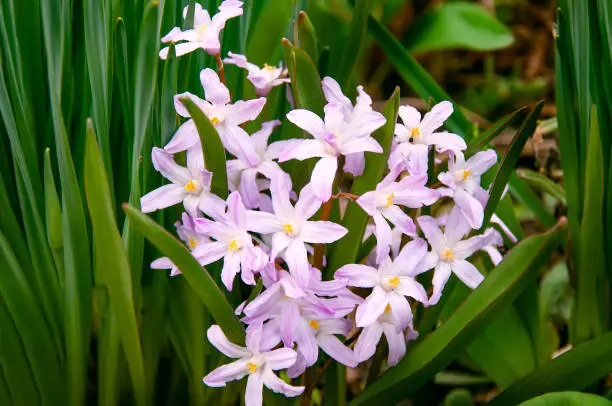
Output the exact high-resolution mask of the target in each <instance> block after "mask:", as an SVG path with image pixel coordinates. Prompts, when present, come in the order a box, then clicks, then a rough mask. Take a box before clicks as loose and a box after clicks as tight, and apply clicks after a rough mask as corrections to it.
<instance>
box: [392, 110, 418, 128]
mask: <svg viewBox="0 0 612 406" xmlns="http://www.w3.org/2000/svg"><path fill="white" fill-rule="evenodd" d="M397 114H398V115H399V116H400V118H401V119H402V122H403V123H404V126H406V128H410V129H412V128H416V127H418V125H419V124H420V123H421V113H420V112H419V111H418V110H417V109H415V108H414V107H412V106H400V107H399V109H398V112H397Z"/></svg>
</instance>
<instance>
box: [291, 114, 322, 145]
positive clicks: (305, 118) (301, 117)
mask: <svg viewBox="0 0 612 406" xmlns="http://www.w3.org/2000/svg"><path fill="white" fill-rule="evenodd" d="M287 120H289V121H291V122H292V123H293V124H295V125H296V126H298V127H299V128H301V129H302V130H304V131H306V132H308V133H309V134H311V135H312V136H314V137H315V138H322V137H324V136H325V135H326V134H327V133H328V131H327V130H326V129H325V124H324V123H323V120H321V117H319V116H317V115H316V114H315V113H313V112H312V111H308V110H304V109H296V110H292V111H290V112H289V113H287Z"/></svg>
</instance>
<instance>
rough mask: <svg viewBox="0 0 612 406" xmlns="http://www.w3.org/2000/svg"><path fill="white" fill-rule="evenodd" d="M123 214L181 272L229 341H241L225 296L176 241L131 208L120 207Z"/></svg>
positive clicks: (239, 328) (241, 332)
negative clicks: (123, 211)
mask: <svg viewBox="0 0 612 406" xmlns="http://www.w3.org/2000/svg"><path fill="white" fill-rule="evenodd" d="M123 208H124V210H125V213H126V215H127V216H128V218H130V220H131V221H133V222H134V225H135V226H136V227H137V228H138V229H139V230H140V232H141V233H143V234H144V236H145V237H146V238H147V239H148V240H149V241H150V242H151V243H152V244H153V245H155V247H157V249H158V250H159V251H160V252H161V253H162V254H163V255H166V256H167V257H168V258H170V260H171V261H172V262H173V263H174V264H176V266H177V267H178V268H179V269H180V270H181V272H182V273H183V275H184V277H185V279H187V281H188V282H189V284H190V285H191V286H192V287H193V289H194V290H195V291H196V293H197V294H198V296H199V297H200V300H202V303H204V306H206V308H207V309H208V311H209V312H210V314H211V316H212V317H213V319H215V321H216V323H217V324H219V325H220V326H221V327H222V328H223V331H224V332H225V334H226V335H227V336H228V338H229V339H230V340H231V341H234V342H244V331H243V330H242V326H241V325H240V322H239V321H238V319H237V318H236V316H234V311H233V309H232V307H231V306H230V304H229V302H228V301H227V299H226V297H225V295H224V294H223V292H221V290H220V289H219V287H218V286H217V285H216V284H215V282H214V280H213V279H212V277H211V276H210V275H209V274H208V272H207V271H206V270H205V269H203V268H202V267H201V266H200V264H198V261H196V260H195V258H193V256H192V255H191V253H190V252H189V251H188V250H187V248H185V247H184V246H183V245H182V244H181V243H180V242H179V241H178V240H177V239H176V238H174V237H173V236H172V235H171V234H170V233H169V232H168V231H166V230H165V229H164V228H163V227H161V226H160V225H159V224H157V223H155V222H154V221H153V220H151V218H149V217H148V216H146V215H144V214H142V213H141V212H140V211H138V210H137V209H136V208H135V207H133V206H131V205H124V206H123Z"/></svg>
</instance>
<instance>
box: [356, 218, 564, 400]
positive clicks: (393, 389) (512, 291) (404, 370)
mask: <svg viewBox="0 0 612 406" xmlns="http://www.w3.org/2000/svg"><path fill="white" fill-rule="evenodd" d="M562 224H563V223H561V224H560V225H559V226H558V227H556V228H554V229H552V230H550V231H548V232H547V233H545V234H541V235H537V236H533V237H529V238H527V239H526V240H524V241H523V242H521V243H520V244H518V245H517V246H516V247H515V248H514V249H512V250H511V251H510V253H509V254H508V255H507V256H506V257H505V258H504V260H503V261H502V262H501V263H500V265H499V266H498V267H497V268H496V269H495V270H494V271H493V272H491V273H490V274H489V276H488V277H487V278H486V279H485V280H484V281H483V283H482V284H481V285H480V286H479V287H478V288H477V289H476V290H475V291H474V292H473V293H472V294H471V295H470V296H469V297H468V298H467V299H466V300H465V302H464V303H463V304H462V305H461V306H459V308H458V309H457V310H456V311H455V313H454V314H453V315H452V316H451V317H450V318H449V319H448V320H447V321H446V322H445V323H444V324H443V325H442V326H441V327H439V328H437V329H436V330H435V331H434V332H433V333H431V334H430V335H429V336H427V337H426V338H425V339H424V340H423V341H421V342H419V343H417V344H416V345H414V346H413V347H412V348H411V349H410V350H409V351H408V353H407V354H406V356H405V357H404V358H403V359H402V360H401V361H400V363H399V364H398V365H396V366H395V367H393V368H390V369H389V370H388V371H387V372H385V373H384V374H383V375H382V376H381V377H380V379H378V380H377V381H376V382H374V384H372V385H371V386H369V387H367V388H366V389H365V390H364V392H363V393H362V394H361V395H359V396H358V397H357V398H355V399H354V400H353V401H352V402H351V405H352V406H356V405H363V404H367V405H373V404H377V403H378V404H380V403H381V402H385V403H392V402H393V401H397V400H399V397H400V396H406V395H407V394H409V393H412V392H414V391H415V390H417V389H418V388H419V387H420V386H421V385H423V384H424V383H425V382H426V381H427V380H428V379H430V378H431V377H433V375H435V373H437V372H439V371H440V370H442V369H444V368H445V367H446V366H447V365H448V364H449V363H450V362H452V361H453V359H454V358H455V357H456V356H457V354H458V353H459V352H460V351H461V350H462V349H464V348H466V347H467V346H468V345H469V344H470V343H471V342H472V340H473V339H474V337H476V336H477V335H478V334H479V333H480V332H481V331H482V329H483V328H484V327H486V326H487V325H488V322H489V321H490V320H492V319H493V318H494V317H495V316H496V315H497V314H498V313H499V311H501V310H503V309H504V308H507V306H508V305H509V303H512V301H514V299H515V298H516V297H517V296H518V295H519V293H520V292H521V291H522V289H523V288H524V287H525V285H526V284H527V283H528V282H529V281H530V280H532V279H533V278H535V277H536V275H537V273H538V270H539V268H540V266H541V265H542V264H544V263H545V262H546V260H547V259H548V255H549V254H550V253H551V252H552V250H553V249H554V248H555V246H556V244H557V242H558V241H557V240H558V237H559V234H560V233H561V232H562V231H563V227H562ZM400 389H401V390H400Z"/></svg>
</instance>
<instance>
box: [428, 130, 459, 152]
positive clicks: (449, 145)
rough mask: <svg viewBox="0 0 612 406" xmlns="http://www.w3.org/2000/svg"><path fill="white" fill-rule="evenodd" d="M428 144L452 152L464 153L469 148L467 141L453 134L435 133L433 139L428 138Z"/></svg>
mask: <svg viewBox="0 0 612 406" xmlns="http://www.w3.org/2000/svg"><path fill="white" fill-rule="evenodd" d="M427 144H429V145H436V146H437V147H442V148H444V149H448V150H451V151H463V150H464V149H466V148H467V144H466V143H465V140H464V139H463V138H461V137H460V136H458V135H457V134H453V133H447V132H443V133H435V134H433V135H432V136H431V137H427Z"/></svg>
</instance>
